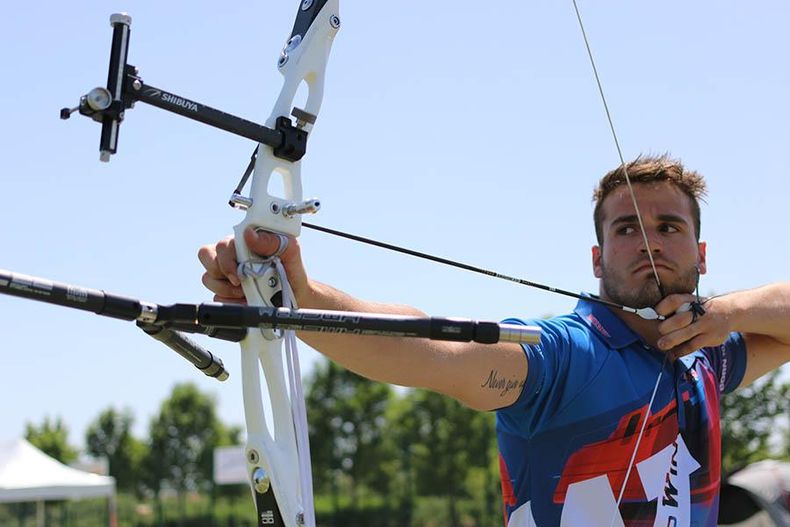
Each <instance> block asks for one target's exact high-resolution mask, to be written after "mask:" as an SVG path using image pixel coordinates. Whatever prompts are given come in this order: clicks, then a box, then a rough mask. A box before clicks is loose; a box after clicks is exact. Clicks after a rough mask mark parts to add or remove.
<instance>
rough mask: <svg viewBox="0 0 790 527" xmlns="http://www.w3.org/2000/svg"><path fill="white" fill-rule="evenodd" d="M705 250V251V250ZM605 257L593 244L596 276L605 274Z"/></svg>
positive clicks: (594, 272) (593, 264) (593, 263)
mask: <svg viewBox="0 0 790 527" xmlns="http://www.w3.org/2000/svg"><path fill="white" fill-rule="evenodd" d="M703 252H704V251H703ZM602 257H603V251H602V250H601V248H600V247H599V246H597V245H593V246H592V267H593V275H595V278H601V277H602V276H603V269H602V267H601V259H602Z"/></svg>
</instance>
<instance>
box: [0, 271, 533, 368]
mask: <svg viewBox="0 0 790 527" xmlns="http://www.w3.org/2000/svg"><path fill="white" fill-rule="evenodd" d="M0 293H3V294H8V295H12V296H18V297H22V298H29V299H31V300H38V301H40V302H46V303H50V304H57V305H61V306H65V307H71V308H75V309H81V310H83V311H91V312H93V313H96V314H97V315H103V316H109V317H113V318H120V319H124V320H137V321H138V322H142V323H143V324H152V325H155V326H162V327H166V328H169V327H176V328H184V327H190V328H206V331H211V330H214V331H219V330H222V329H239V328H254V327H258V328H271V329H292V330H296V331H315V332H322V333H338V334H353V335H378V336H391V337H418V338H428V339H433V340H448V341H459V342H479V343H482V344H493V343H495V342H518V343H529V344H537V343H538V342H539V341H540V329H539V328H537V327H534V326H522V325H518V324H500V323H497V322H487V321H477V320H470V319H461V318H442V317H414V316H406V315H390V314H377V313H357V312H351V311H328V310H317V309H287V308H274V307H264V306H245V305H237V304H213V303H210V304H199V305H197V304H173V305H169V306H162V305H157V304H151V303H148V302H141V301H140V300H136V299H132V298H126V297H121V296H117V295H111V294H109V293H106V292H104V291H99V290H96V289H84V288H80V287H76V286H72V285H69V284H63V283H58V282H53V281H51V280H47V279H44V278H37V277H33V276H27V275H21V274H16V273H11V272H10V271H4V270H2V269H0ZM201 330H202V329H201ZM196 366H197V364H196ZM198 367H200V366H198Z"/></svg>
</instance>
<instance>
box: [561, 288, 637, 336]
mask: <svg viewBox="0 0 790 527" xmlns="http://www.w3.org/2000/svg"><path fill="white" fill-rule="evenodd" d="M585 296H592V295H588V294H585ZM573 312H574V313H576V314H577V315H578V316H579V318H580V319H582V320H583V321H584V323H585V324H587V325H588V326H589V327H591V328H592V329H593V331H594V332H595V333H596V334H598V335H599V336H600V337H601V338H602V339H603V340H604V341H606V343H607V344H609V346H610V347H611V348H615V349H622V348H625V347H627V346H630V345H631V344H633V343H635V342H639V341H641V339H640V338H639V335H637V334H636V333H635V332H634V331H633V330H632V329H631V328H629V327H628V326H627V325H626V323H625V322H623V321H622V320H621V319H620V318H619V317H618V316H617V315H615V314H614V313H613V312H612V310H611V309H610V308H608V307H607V306H604V305H602V304H598V303H595V302H590V301H589V300H586V299H580V300H579V303H578V304H576V308H575V309H574V310H573Z"/></svg>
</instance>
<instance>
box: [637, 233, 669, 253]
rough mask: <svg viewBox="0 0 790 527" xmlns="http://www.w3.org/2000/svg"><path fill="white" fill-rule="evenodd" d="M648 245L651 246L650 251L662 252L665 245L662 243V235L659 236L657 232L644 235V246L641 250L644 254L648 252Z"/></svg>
mask: <svg viewBox="0 0 790 527" xmlns="http://www.w3.org/2000/svg"><path fill="white" fill-rule="evenodd" d="M648 246H649V247H650V251H651V252H652V253H653V254H657V253H660V252H661V250H662V249H663V245H662V243H661V237H660V236H658V235H657V234H656V235H651V234H650V233H647V235H645V236H643V237H642V247H641V249H640V250H641V252H642V253H643V254H646V253H647V248H648Z"/></svg>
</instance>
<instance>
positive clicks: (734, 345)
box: [701, 333, 746, 393]
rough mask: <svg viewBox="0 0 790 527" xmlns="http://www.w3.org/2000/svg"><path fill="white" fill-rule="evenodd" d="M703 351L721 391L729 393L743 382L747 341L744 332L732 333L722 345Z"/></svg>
mask: <svg viewBox="0 0 790 527" xmlns="http://www.w3.org/2000/svg"><path fill="white" fill-rule="evenodd" d="M701 351H702V353H703V354H704V355H705V357H706V358H707V360H708V363H709V364H710V365H711V367H712V368H713V371H714V372H715V374H716V380H717V381H718V383H719V392H721V393H729V392H731V391H733V390H735V388H737V387H738V386H739V385H740V384H741V382H742V381H743V376H744V375H745V373H746V341H745V340H744V338H743V335H742V334H740V333H730V336H729V337H727V340H725V341H724V343H723V344H722V345H721V346H713V347H710V348H703V349H702V350H701Z"/></svg>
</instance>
